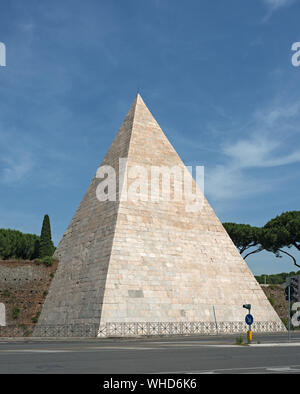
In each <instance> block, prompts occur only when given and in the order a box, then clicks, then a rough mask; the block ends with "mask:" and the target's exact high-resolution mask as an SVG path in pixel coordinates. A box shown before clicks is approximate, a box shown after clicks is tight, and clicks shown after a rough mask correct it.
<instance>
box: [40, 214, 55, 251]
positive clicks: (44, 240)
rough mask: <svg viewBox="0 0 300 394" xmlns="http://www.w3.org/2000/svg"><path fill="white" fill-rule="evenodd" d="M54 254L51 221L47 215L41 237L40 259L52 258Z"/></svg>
mask: <svg viewBox="0 0 300 394" xmlns="http://www.w3.org/2000/svg"><path fill="white" fill-rule="evenodd" d="M53 253H54V245H53V242H52V240H51V227H50V219H49V216H48V215H45V216H44V220H43V226H42V231H41V237H40V258H43V257H46V256H52V255H53Z"/></svg>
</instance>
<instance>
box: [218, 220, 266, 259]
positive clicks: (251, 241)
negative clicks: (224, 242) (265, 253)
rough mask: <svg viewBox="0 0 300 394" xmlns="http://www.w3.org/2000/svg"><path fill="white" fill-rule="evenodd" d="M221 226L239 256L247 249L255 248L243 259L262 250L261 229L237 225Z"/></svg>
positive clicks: (227, 224) (224, 224) (225, 224)
mask: <svg viewBox="0 0 300 394" xmlns="http://www.w3.org/2000/svg"><path fill="white" fill-rule="evenodd" d="M223 226H224V228H225V230H226V231H227V233H228V235H229V236H230V238H231V240H232V242H233V243H234V244H235V246H236V247H237V249H238V250H239V252H240V253H241V254H242V253H243V252H245V251H246V250H248V249H249V248H252V247H256V249H255V250H254V251H252V252H250V253H248V254H247V255H246V256H244V258H246V257H247V256H249V255H250V254H253V253H258V252H260V251H261V250H263V249H262V248H261V246H260V234H261V229H260V228H259V227H252V226H250V225H249V224H237V223H223Z"/></svg>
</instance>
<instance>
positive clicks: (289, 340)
mask: <svg viewBox="0 0 300 394" xmlns="http://www.w3.org/2000/svg"><path fill="white" fill-rule="evenodd" d="M288 299H289V303H288V315H289V327H288V342H291V286H289V288H288Z"/></svg>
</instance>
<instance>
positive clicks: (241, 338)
mask: <svg viewBox="0 0 300 394" xmlns="http://www.w3.org/2000/svg"><path fill="white" fill-rule="evenodd" d="M243 341H244V340H243V337H242V336H241V335H240V336H239V337H237V338H235V344H236V345H242V344H243Z"/></svg>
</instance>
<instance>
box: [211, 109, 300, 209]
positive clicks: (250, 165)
mask: <svg viewBox="0 0 300 394" xmlns="http://www.w3.org/2000/svg"><path fill="white" fill-rule="evenodd" d="M299 109H300V101H299V102H296V103H294V104H292V105H286V106H283V105H278V104H277V105H274V106H271V107H270V108H269V109H268V110H266V109H265V110H264V111H262V110H260V111H257V112H256V113H254V115H253V116H252V121H251V122H248V123H247V124H248V126H247V127H246V130H244V132H243V134H244V135H245V136H244V137H241V138H237V139H235V140H232V139H230V140H227V141H226V142H224V143H223V144H221V146H220V151H221V152H222V157H223V163H222V164H218V165H216V166H214V167H212V168H207V170H206V175H207V177H206V185H205V188H206V192H207V193H208V194H209V196H210V197H211V198H212V199H213V200H218V201H220V200H226V199H234V200H235V199H238V198H243V197H246V196H253V195H257V194H260V193H264V192H267V191H270V190H272V189H273V188H275V187H277V186H278V183H279V182H280V179H278V178H277V177H276V176H275V174H274V176H273V177H271V178H267V177H263V176H258V175H261V171H258V170H262V169H266V168H273V167H279V166H286V165H290V164H293V163H299V162H300V150H299V149H293V145H292V143H291V141H289V138H291V139H292V138H293V135H294V136H295V135H296V133H298V124H299V120H300V114H299ZM234 134H235V135H237V134H238V132H234ZM253 170H256V171H253Z"/></svg>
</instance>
